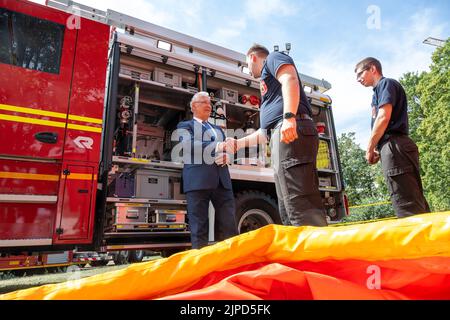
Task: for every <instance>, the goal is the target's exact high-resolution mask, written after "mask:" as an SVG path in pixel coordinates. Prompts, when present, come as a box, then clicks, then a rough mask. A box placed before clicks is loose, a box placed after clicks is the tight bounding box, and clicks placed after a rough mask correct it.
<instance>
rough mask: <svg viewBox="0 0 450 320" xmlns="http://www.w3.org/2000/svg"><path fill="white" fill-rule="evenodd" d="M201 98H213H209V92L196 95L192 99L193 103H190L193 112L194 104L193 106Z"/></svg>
mask: <svg viewBox="0 0 450 320" xmlns="http://www.w3.org/2000/svg"><path fill="white" fill-rule="evenodd" d="M200 97H208V98H211V97H210V96H209V93H208V92H205V91H200V92H197V93H196V94H194V96H193V97H192V99H191V102H190V103H189V105H190V106H191V110H192V104H193V103H194V102H195V101H196V100H197V99H198V98H200Z"/></svg>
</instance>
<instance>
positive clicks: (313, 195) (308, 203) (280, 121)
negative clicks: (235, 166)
mask: <svg viewBox="0 0 450 320" xmlns="http://www.w3.org/2000/svg"><path fill="white" fill-rule="evenodd" d="M247 63H248V67H249V70H250V72H251V74H252V75H253V77H255V78H260V84H261V97H262V102H261V109H260V122H261V128H260V129H259V130H258V131H257V132H256V133H254V134H253V135H251V136H249V137H246V138H243V139H240V140H238V144H237V146H238V149H241V148H244V147H246V146H250V145H251V144H253V143H254V141H257V139H259V141H258V142H259V143H264V141H262V140H264V138H267V137H269V136H271V140H270V143H271V154H272V165H273V169H274V173H275V186H276V191H277V197H278V206H279V211H280V216H281V219H282V222H283V224H286V225H294V226H326V225H327V219H326V214H325V209H324V206H323V203H322V197H321V195H320V191H319V178H318V174H317V168H316V160H317V152H318V148H319V138H318V133H317V129H316V127H315V124H314V122H313V121H312V118H311V116H312V114H311V106H310V105H309V102H308V99H307V97H306V95H305V92H304V90H303V86H302V83H301V80H300V78H299V75H298V71H297V69H296V66H295V64H294V61H293V60H292V58H291V57H290V56H288V55H287V54H284V53H281V52H272V53H269V51H268V50H267V49H266V48H265V47H263V46H261V45H254V46H253V47H251V48H250V49H249V51H248V53H247Z"/></svg>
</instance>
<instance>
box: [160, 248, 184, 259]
mask: <svg viewBox="0 0 450 320" xmlns="http://www.w3.org/2000/svg"><path fill="white" fill-rule="evenodd" d="M181 251H184V249H182V248H172V249H165V250H162V251H161V258H168V257H170V256H171V255H174V254H175V253H178V252H181Z"/></svg>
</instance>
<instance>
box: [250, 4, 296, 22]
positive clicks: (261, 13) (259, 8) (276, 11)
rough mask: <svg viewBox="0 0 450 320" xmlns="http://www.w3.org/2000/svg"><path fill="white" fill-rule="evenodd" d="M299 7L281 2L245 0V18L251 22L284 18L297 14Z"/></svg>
mask: <svg viewBox="0 0 450 320" xmlns="http://www.w3.org/2000/svg"><path fill="white" fill-rule="evenodd" d="M298 10H299V7H298V6H297V5H294V4H292V3H290V2H287V1H283V0H246V1H245V13H246V16H247V17H249V18H250V19H253V20H258V21H263V20H266V19H268V18H269V17H271V16H275V17H285V16H293V15H295V14H297V12H298Z"/></svg>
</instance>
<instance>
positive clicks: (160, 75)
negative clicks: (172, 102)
mask: <svg viewBox="0 0 450 320" xmlns="http://www.w3.org/2000/svg"><path fill="white" fill-rule="evenodd" d="M153 80H154V81H156V82H160V83H164V84H167V85H169V86H172V87H179V88H181V85H182V76H181V73H176V72H173V71H169V70H165V69H160V68H155V70H154V71H153Z"/></svg>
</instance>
